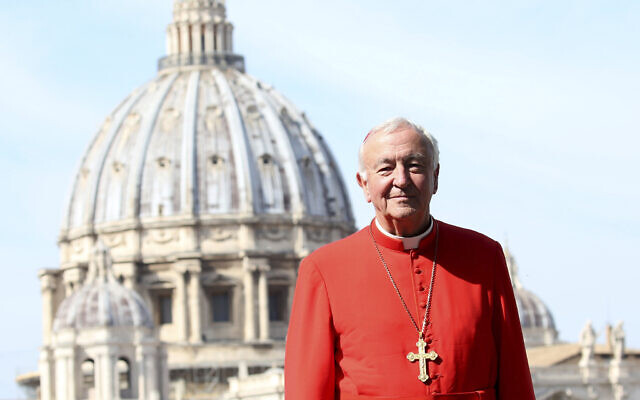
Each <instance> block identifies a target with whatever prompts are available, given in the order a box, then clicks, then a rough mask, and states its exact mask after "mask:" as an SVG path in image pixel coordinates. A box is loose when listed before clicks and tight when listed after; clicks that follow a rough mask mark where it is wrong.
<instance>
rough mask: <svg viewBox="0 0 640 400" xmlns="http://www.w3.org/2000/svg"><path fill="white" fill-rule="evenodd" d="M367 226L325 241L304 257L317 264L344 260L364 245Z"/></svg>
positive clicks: (367, 235) (367, 236)
mask: <svg viewBox="0 0 640 400" xmlns="http://www.w3.org/2000/svg"><path fill="white" fill-rule="evenodd" d="M367 229H369V227H368V226H366V227H364V228H362V229H360V230H359V231H357V232H355V233H352V234H351V235H349V236H346V237H344V238H342V239H339V240H336V241H334V242H331V243H327V244H325V245H324V246H321V247H319V248H318V249H316V250H314V251H313V252H311V254H309V255H308V256H307V257H306V258H305V259H306V260H307V261H311V262H313V263H314V264H316V265H317V266H322V265H327V261H334V260H337V259H340V260H343V261H344V260H345V259H348V258H350V256H352V255H353V254H354V253H357V252H358V251H359V250H360V249H362V248H363V246H366V245H367V243H368V240H370V239H369V234H368V232H367Z"/></svg>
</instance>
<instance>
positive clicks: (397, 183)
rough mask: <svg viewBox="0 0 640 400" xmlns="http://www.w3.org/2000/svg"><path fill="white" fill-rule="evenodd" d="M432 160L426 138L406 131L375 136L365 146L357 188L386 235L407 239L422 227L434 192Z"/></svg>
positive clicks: (427, 216) (435, 176)
mask: <svg viewBox="0 0 640 400" xmlns="http://www.w3.org/2000/svg"><path fill="white" fill-rule="evenodd" d="M432 157H433V155H432V154H431V148H430V147H429V145H428V143H427V141H426V138H424V136H423V135H421V134H419V133H417V132H415V131H414V130H413V129H412V128H410V127H409V128H405V127H401V128H399V129H398V130H396V131H394V132H391V133H388V134H385V133H376V134H374V135H372V136H371V137H369V138H368V139H367V141H366V142H365V144H364V147H363V154H362V161H363V163H364V168H365V171H366V176H364V175H362V174H360V173H358V174H357V179H358V184H359V185H360V187H362V190H363V192H364V196H365V199H366V200H367V202H370V203H373V206H374V208H375V211H376V218H377V219H378V221H379V222H380V224H382V226H383V227H384V228H385V229H386V230H388V231H389V232H391V233H394V234H396V235H400V236H408V235H414V234H418V233H420V232H421V230H422V229H424V228H425V227H426V224H427V222H428V220H429V203H430V202H431V196H433V195H434V194H435V193H436V191H437V189H438V173H439V167H438V168H436V169H435V170H434V168H433V161H432Z"/></svg>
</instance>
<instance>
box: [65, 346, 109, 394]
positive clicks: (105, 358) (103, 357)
mask: <svg viewBox="0 0 640 400" xmlns="http://www.w3.org/2000/svg"><path fill="white" fill-rule="evenodd" d="M96 361H97V363H96V364H97V365H96V369H95V373H96V378H98V376H99V378H100V379H99V380H96V392H97V393H99V394H100V396H102V398H103V399H119V398H120V390H117V389H116V387H117V385H116V382H117V378H118V376H117V374H116V373H115V369H116V356H115V355H113V354H111V351H109V349H106V350H104V352H101V354H100V355H99V356H98V357H97V360H96ZM98 385H100V386H98ZM74 398H75V397H74Z"/></svg>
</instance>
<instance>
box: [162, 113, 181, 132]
mask: <svg viewBox="0 0 640 400" xmlns="http://www.w3.org/2000/svg"><path fill="white" fill-rule="evenodd" d="M180 115H181V114H180V111H178V110H176V109H174V108H167V109H166V110H164V111H163V112H162V116H161V117H160V130H161V131H162V132H173V131H174V130H175V129H176V126H177V125H178V121H179V120H180Z"/></svg>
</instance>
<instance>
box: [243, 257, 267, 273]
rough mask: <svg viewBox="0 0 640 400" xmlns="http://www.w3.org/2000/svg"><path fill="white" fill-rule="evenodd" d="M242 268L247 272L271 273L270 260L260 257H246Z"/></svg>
mask: <svg viewBox="0 0 640 400" xmlns="http://www.w3.org/2000/svg"><path fill="white" fill-rule="evenodd" d="M242 267H243V269H244V270H245V271H250V272H253V271H260V272H264V271H270V270H271V266H270V265H269V259H267V258H262V257H260V258H258V257H244V258H243V260H242Z"/></svg>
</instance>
